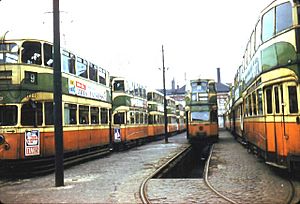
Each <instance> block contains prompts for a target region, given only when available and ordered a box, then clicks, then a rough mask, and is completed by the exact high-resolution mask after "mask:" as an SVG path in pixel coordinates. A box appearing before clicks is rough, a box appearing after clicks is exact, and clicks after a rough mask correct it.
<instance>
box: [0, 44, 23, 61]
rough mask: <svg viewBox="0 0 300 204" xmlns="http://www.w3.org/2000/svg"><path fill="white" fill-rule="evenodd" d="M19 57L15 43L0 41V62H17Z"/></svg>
mask: <svg viewBox="0 0 300 204" xmlns="http://www.w3.org/2000/svg"><path fill="white" fill-rule="evenodd" d="M18 59H19V48H18V45H17V44H16V43H1V42H0V64H5V63H17V62H18Z"/></svg>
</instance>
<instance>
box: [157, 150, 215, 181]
mask: <svg viewBox="0 0 300 204" xmlns="http://www.w3.org/2000/svg"><path fill="white" fill-rule="evenodd" d="M209 150H210V146H209V145H202V146H200V145H194V146H191V148H188V149H187V150H186V151H185V152H183V153H182V154H181V155H179V156H178V157H177V158H176V159H174V160H173V161H172V162H171V163H170V164H169V165H168V168H165V169H163V170H162V171H160V172H158V173H157V174H155V175H154V177H152V178H154V179H155V178H161V179H167V178H181V179H185V178H186V179H191V178H202V174H203V171H204V167H205V162H206V159H207V157H208V155H209Z"/></svg>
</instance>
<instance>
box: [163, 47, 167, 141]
mask: <svg viewBox="0 0 300 204" xmlns="http://www.w3.org/2000/svg"><path fill="white" fill-rule="evenodd" d="M162 61H163V86H164V118H165V143H168V116H167V98H166V77H165V56H164V46H163V45H162Z"/></svg>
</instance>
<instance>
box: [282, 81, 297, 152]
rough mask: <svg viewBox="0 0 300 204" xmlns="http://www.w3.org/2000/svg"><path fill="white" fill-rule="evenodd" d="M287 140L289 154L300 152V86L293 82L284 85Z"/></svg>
mask: <svg viewBox="0 0 300 204" xmlns="http://www.w3.org/2000/svg"><path fill="white" fill-rule="evenodd" d="M284 85H285V86H284V94H285V95H284V98H285V101H284V104H285V115H286V117H285V121H286V127H285V139H286V142H287V146H288V150H287V151H288V152H289V153H292V154H293V153H294V154H295V153H297V152H299V147H300V139H299V138H300V101H299V100H300V86H299V83H297V82H294V81H291V82H287V83H285V84H284Z"/></svg>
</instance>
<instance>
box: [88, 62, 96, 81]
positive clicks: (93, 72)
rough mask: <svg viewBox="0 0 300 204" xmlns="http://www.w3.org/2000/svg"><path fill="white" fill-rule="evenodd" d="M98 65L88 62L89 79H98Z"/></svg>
mask: <svg viewBox="0 0 300 204" xmlns="http://www.w3.org/2000/svg"><path fill="white" fill-rule="evenodd" d="M97 77H98V67H97V66H96V65H94V64H92V63H89V79H90V80H92V81H95V82H97V81H98V79H97Z"/></svg>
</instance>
